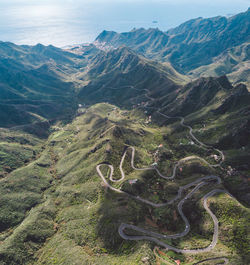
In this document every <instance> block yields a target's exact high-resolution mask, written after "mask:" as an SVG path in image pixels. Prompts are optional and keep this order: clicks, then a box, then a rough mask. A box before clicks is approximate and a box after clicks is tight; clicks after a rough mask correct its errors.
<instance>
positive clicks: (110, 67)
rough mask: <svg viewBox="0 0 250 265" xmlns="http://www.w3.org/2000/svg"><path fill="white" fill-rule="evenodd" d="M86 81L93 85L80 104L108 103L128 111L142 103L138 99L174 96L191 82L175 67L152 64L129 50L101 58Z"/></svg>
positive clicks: (85, 91) (121, 50) (91, 66)
mask: <svg viewBox="0 0 250 265" xmlns="http://www.w3.org/2000/svg"><path fill="white" fill-rule="evenodd" d="M85 78H87V79H88V80H90V82H89V84H88V85H86V86H85V87H83V88H82V89H81V90H80V92H79V96H78V97H79V100H80V101H81V100H83V101H86V102H87V103H96V102H103V101H108V102H110V103H115V104H118V105H120V106H122V105H123V106H128V107H132V105H133V104H136V103H139V102H137V101H138V100H137V99H136V97H137V96H138V97H140V96H142V93H143V94H145V91H146V90H148V91H151V93H158V94H161V93H170V92H172V91H174V90H176V89H177V87H178V86H179V85H180V84H183V83H185V82H187V80H188V78H186V77H185V76H183V75H181V74H179V73H177V72H176V71H175V70H174V69H173V68H172V67H171V66H168V67H167V66H163V65H161V64H158V63H156V62H153V61H149V60H147V59H145V58H144V57H141V56H138V55H137V54H136V53H135V52H133V51H132V50H130V49H128V48H126V47H121V48H118V49H115V50H111V51H109V52H107V53H104V54H101V55H98V56H97V57H96V58H95V59H94V60H93V63H92V65H90V66H89V71H88V73H87V77H86V76H85ZM132 98H133V100H134V102H132V101H131V99H132Z"/></svg>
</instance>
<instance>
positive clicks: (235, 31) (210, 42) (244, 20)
mask: <svg viewBox="0 0 250 265" xmlns="http://www.w3.org/2000/svg"><path fill="white" fill-rule="evenodd" d="M249 21H250V9H249V10H247V11H246V12H244V13H240V14H238V15H236V16H233V17H229V18H226V17H214V18H207V19H203V18H197V19H192V20H190V21H187V22H185V23H183V24H181V25H180V26H179V27H177V28H174V29H171V30H168V31H167V32H162V31H160V30H159V29H148V30H145V29H138V30H132V31H130V32H127V33H121V34H119V33H115V32H108V31H104V32H102V33H101V34H100V35H99V36H98V37H97V39H96V42H99V43H105V44H106V45H109V46H113V47H119V46H121V45H126V46H128V47H130V48H132V49H134V50H135V51H137V52H138V53H140V54H143V55H144V56H146V57H148V58H151V59H152V58H153V59H155V60H159V61H162V62H166V61H169V62H170V63H171V64H172V65H173V66H174V68H175V69H177V70H178V71H179V72H182V73H187V72H189V71H191V70H193V69H195V68H198V67H200V66H203V65H207V64H211V63H212V62H213V60H215V59H214V58H216V57H217V56H219V55H220V54H221V53H223V52H224V51H225V50H227V49H230V48H232V47H236V46H238V45H242V44H244V43H247V42H249V40H250V39H249V36H250V27H249ZM247 59H248V60H249V56H248V58H247ZM221 74H226V72H223V73H221Z"/></svg>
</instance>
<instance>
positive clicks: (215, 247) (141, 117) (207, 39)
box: [0, 10, 250, 265]
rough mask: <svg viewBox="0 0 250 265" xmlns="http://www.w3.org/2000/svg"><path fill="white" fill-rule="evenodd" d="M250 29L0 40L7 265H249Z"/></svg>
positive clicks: (192, 27)
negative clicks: (48, 41) (70, 42)
mask: <svg viewBox="0 0 250 265" xmlns="http://www.w3.org/2000/svg"><path fill="white" fill-rule="evenodd" d="M248 18H249V10H248V11H246V12H244V13H241V14H238V15H236V16H233V17H231V18H223V17H216V18H211V19H201V18H198V19H195V20H191V21H188V22H186V23H184V24H182V25H180V26H179V27H177V28H175V29H172V30H169V31H167V32H161V31H160V30H158V29H148V30H145V29H137V30H132V31H131V32H128V33H115V32H108V31H104V32H103V33H101V34H100V35H99V36H98V37H97V39H96V41H95V42H93V43H91V44H86V45H76V46H74V47H68V48H65V49H60V48H56V47H53V46H51V45H49V46H44V45H42V44H38V45H35V46H27V45H15V44H13V43H9V42H0V194H1V196H0V265H16V264H29V265H30V264H34V265H42V264H43V265H44V264H48V265H52V264H64V265H83V264H127V265H131V264H156V265H161V264H185V265H191V264H192V265H194V264H232V265H241V264H242V265H243V264H248V263H249V261H250V258H249V232H248V223H249V217H250V211H249V205H250V197H249V174H250V164H249V161H250V141H249V133H250V93H249V76H248V71H249V70H248V67H247V66H248V63H249V51H248V50H249V49H248V47H249V34H247V33H248V32H249V20H248ZM238 21H240V22H239V23H238ZM234 33H235V35H234ZM236 33H237V34H236ZM212 37H213V38H214V39H213V38H212ZM218 38H222V39H224V41H219V42H216V41H215V40H218Z"/></svg>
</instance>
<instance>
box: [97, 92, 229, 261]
mask: <svg viewBox="0 0 250 265" xmlns="http://www.w3.org/2000/svg"><path fill="white" fill-rule="evenodd" d="M144 90H146V89H144ZM146 91H147V94H146V97H147V98H148V99H149V100H151V101H153V100H155V99H153V98H152V97H150V96H149V95H148V94H149V91H148V90H146ZM157 113H158V114H160V115H162V116H163V117H165V118H167V119H170V118H178V119H180V125H181V126H183V127H185V128H188V129H189V134H190V136H191V137H192V139H193V140H194V141H195V142H196V143H198V144H199V146H200V147H202V148H207V149H213V150H215V151H217V152H218V153H219V154H220V162H219V163H218V164H214V165H212V164H210V163H209V162H207V161H206V160H205V159H203V158H200V157H198V156H189V157H185V158H183V159H181V160H179V161H178V162H177V163H175V165H174V168H173V172H172V175H171V176H165V175H163V174H162V173H161V172H160V171H159V170H158V169H157V168H156V167H152V166H148V167H143V168H136V167H135V165H134V158H135V148H134V147H133V146H128V147H127V148H126V150H125V152H124V153H123V156H122V158H121V161H120V165H119V169H120V173H121V177H120V178H114V177H113V175H114V167H113V166H112V165H110V164H99V165H97V166H96V170H97V173H98V175H99V176H100V177H101V179H102V181H103V182H104V185H105V186H106V187H108V188H109V189H110V190H113V191H115V192H117V193H120V194H124V195H126V196H128V197H130V198H132V199H135V200H137V201H139V202H141V203H144V204H147V205H150V206H153V207H156V208H159V207H165V206H167V205H170V204H173V203H174V202H176V201H177V200H179V199H180V201H179V203H178V205H177V208H178V212H179V214H180V216H181V218H182V220H183V221H184V223H185V228H184V230H183V231H182V232H180V233H176V234H173V235H164V234H159V233H156V232H152V231H148V230H146V229H144V228H140V227H137V226H135V225H131V224H125V223H122V224H121V225H120V226H119V229H118V232H119V235H120V236H121V237H122V238H123V239H125V240H136V241H137V240H149V241H152V242H155V243H156V244H157V245H159V246H162V247H164V248H166V249H169V250H173V251H175V252H178V253H186V254H187V253H188V254H198V253H202V252H208V251H211V250H212V249H213V248H214V247H215V246H216V244H217V241H218V233H219V232H218V230H219V226H218V219H217V218H216V216H215V215H214V214H213V212H212V211H211V210H210V209H209V207H208V199H209V198H210V197H212V196H214V195H215V194H216V193H222V192H223V193H227V194H228V195H230V196H231V194H229V193H228V192H227V191H226V190H222V189H214V190H212V191H210V192H208V193H207V194H206V195H205V196H204V197H203V198H202V199H203V206H204V208H205V210H206V211H207V213H208V214H209V215H210V217H211V218H212V220H213V223H214V233H213V238H212V241H211V243H210V244H209V245H208V246H207V247H205V248H199V249H179V248H176V247H174V246H171V245H169V244H167V243H165V242H164V241H162V240H164V239H176V238H181V237H184V236H185V235H187V234H188V232H189V231H190V223H189V221H188V219H187V217H186V216H185V215H184V213H183V210H182V208H183V205H184V203H185V201H186V200H187V199H189V198H190V197H192V195H193V194H194V193H195V192H196V191H198V190H199V189H200V188H201V187H203V186H205V185H208V184H210V183H211V181H213V182H215V183H216V184H221V178H220V177H218V176H205V177H202V178H199V179H197V180H195V181H193V182H191V183H189V184H187V185H185V186H182V187H179V190H178V193H177V195H176V196H175V197H174V198H173V199H171V200H169V201H167V202H165V203H154V202H152V201H149V200H147V199H144V198H141V197H140V196H134V195H131V194H129V193H127V192H125V191H122V190H121V189H118V188H114V187H113V186H112V185H110V183H109V182H108V181H107V179H106V177H105V176H104V175H103V174H102V171H101V168H102V167H104V166H105V167H109V169H110V173H109V177H108V178H109V180H110V182H122V181H123V180H124V179H125V177H126V176H125V173H124V171H123V163H124V160H125V157H126V155H127V152H128V150H129V149H131V151H132V152H131V161H130V164H131V167H132V168H133V169H134V170H137V171H141V170H143V171H146V170H154V171H156V172H157V174H158V175H159V176H160V177H162V178H164V179H166V180H172V179H174V178H175V176H176V170H177V168H178V166H179V165H180V164H181V163H183V162H185V161H187V160H190V159H193V158H196V159H200V160H201V161H203V162H204V163H206V164H207V165H209V166H210V167H220V166H221V163H222V162H223V161H224V159H225V157H224V154H223V152H222V151H220V150H218V149H215V148H213V147H211V146H208V145H206V144H204V143H202V142H201V141H199V140H198V139H197V138H196V137H195V136H194V135H193V129H192V127H191V126H188V125H186V124H185V123H184V120H185V119H184V117H180V116H176V117H171V116H167V115H165V114H164V113H162V112H160V110H159V109H157ZM191 187H193V188H192V190H191V191H190V192H189V193H188V194H187V195H185V196H184V197H183V198H182V199H181V197H182V194H183V192H184V191H185V190H188V189H190V188H191ZM126 229H129V230H133V231H137V232H139V233H140V234H141V235H133V236H132V235H128V234H126ZM212 259H220V260H224V262H225V263H224V264H227V263H228V259H227V258H224V257H221V258H220V257H218V258H211V260H212ZM208 260H210V259H208ZM205 261H207V260H203V261H200V262H198V263H196V264H200V263H202V262H205Z"/></svg>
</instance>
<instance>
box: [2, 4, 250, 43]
mask: <svg viewBox="0 0 250 265" xmlns="http://www.w3.org/2000/svg"><path fill="white" fill-rule="evenodd" d="M200 2H201V3H199V2H198V1H196V4H192V0H191V1H186V0H180V1H179V2H178V0H176V1H169V0H165V1H164V0H154V1H153V0H144V1H143V0H134V1H132V0H107V1H105V0H92V1H89V0H0V40H1V41H10V42H14V43H16V44H29V45H35V44H37V43H42V44H45V45H48V44H52V45H55V46H58V47H63V46H66V45H72V44H79V43H86V42H92V41H94V39H95V38H96V37H97V35H98V34H99V33H100V32H102V31H103V30H104V29H105V30H114V31H118V32H124V31H129V30H131V29H133V28H141V27H144V28H150V27H158V28H159V29H161V30H164V31H165V30H168V29H169V28H171V27H175V26H177V25H179V24H180V23H182V22H185V21H186V20H188V19H191V18H195V17H199V16H202V17H211V16H216V15H228V14H235V13H239V12H243V11H245V10H247V8H248V3H247V2H248V1H244V0H240V1H237V2H236V1H232V2H231V0H229V1H228V2H225V1H224V0H222V2H224V4H222V3H221V5H220V4H218V3H219V2H220V0H218V1H214V3H210V2H213V1H207V0H206V1H200ZM234 2H235V3H234ZM215 5H216V6H215Z"/></svg>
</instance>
